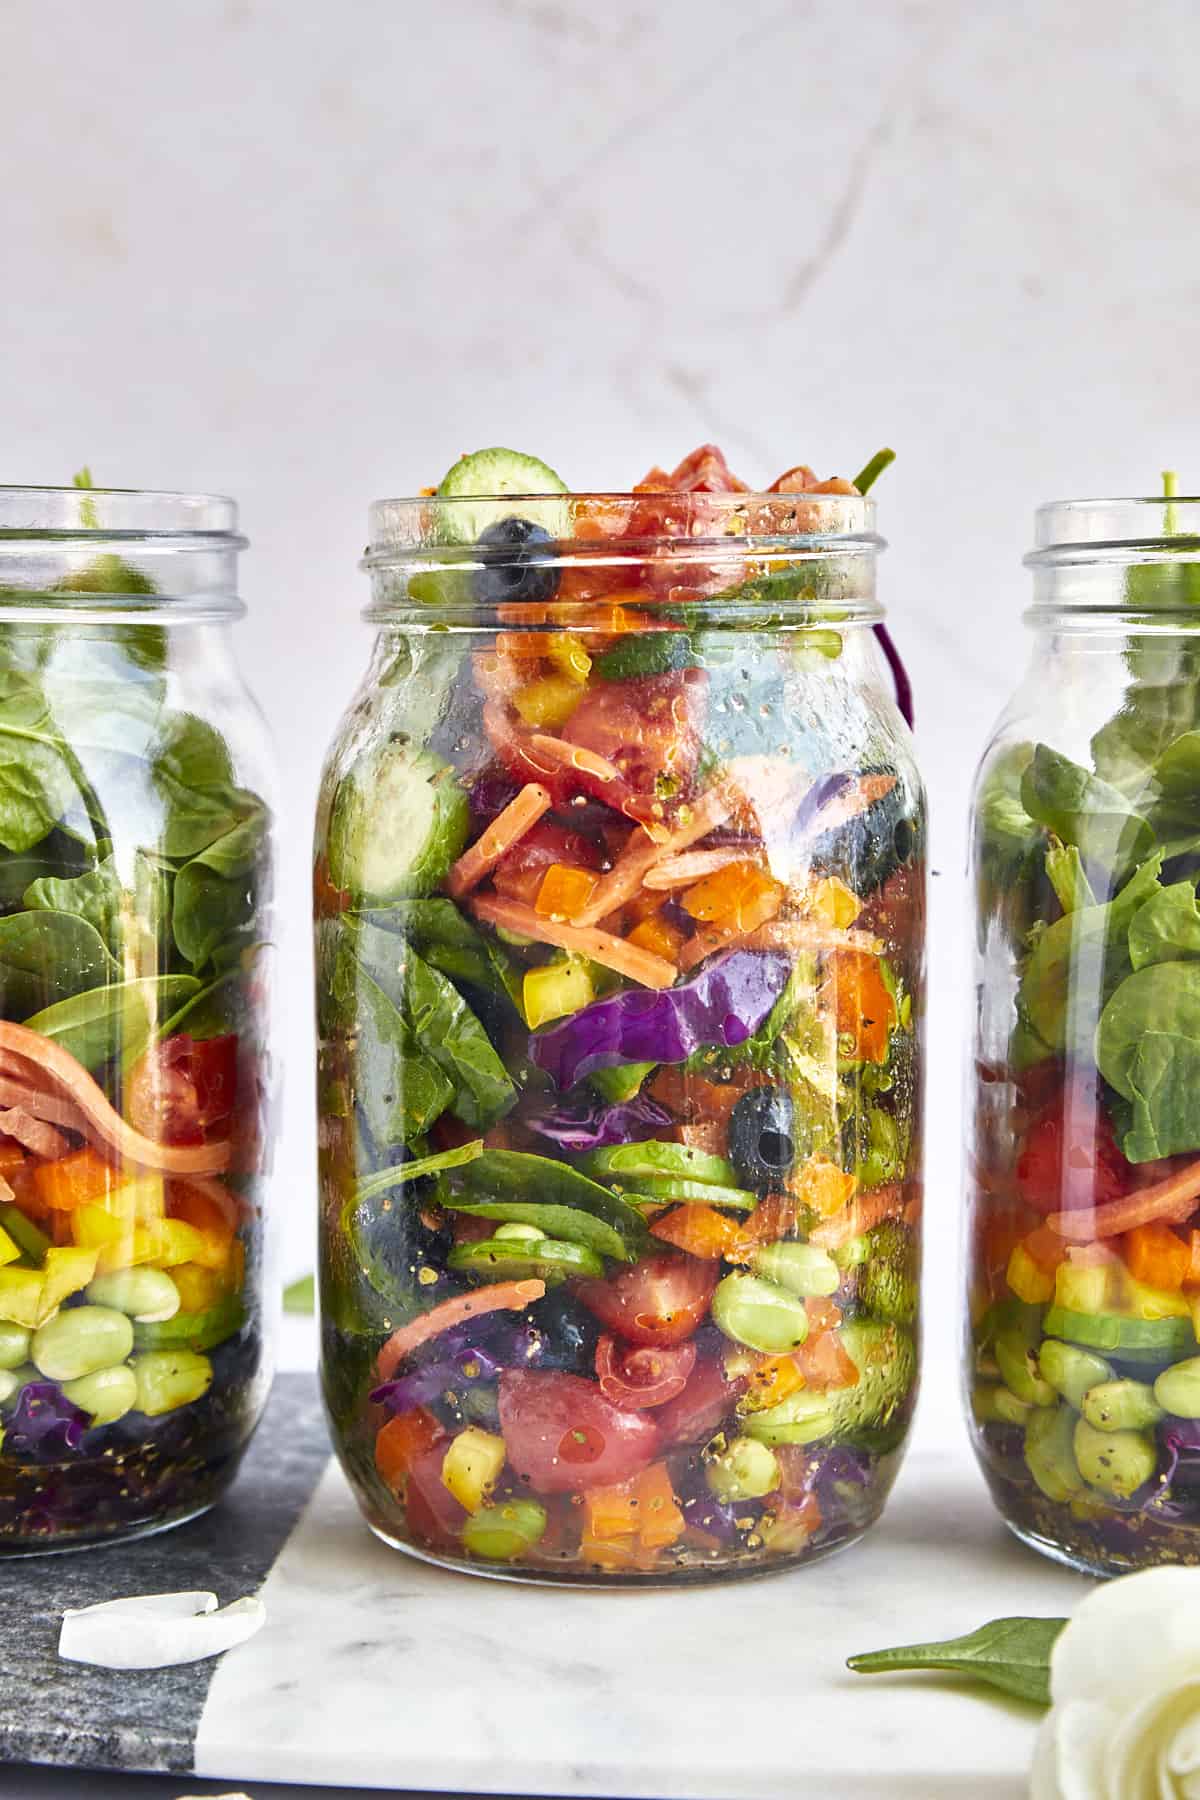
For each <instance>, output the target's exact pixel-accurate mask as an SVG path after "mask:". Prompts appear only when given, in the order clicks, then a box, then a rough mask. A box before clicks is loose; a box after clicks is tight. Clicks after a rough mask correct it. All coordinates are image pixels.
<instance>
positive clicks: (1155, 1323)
mask: <svg viewBox="0 0 1200 1800" xmlns="http://www.w3.org/2000/svg"><path fill="white" fill-rule="evenodd" d="M1042 1329H1043V1331H1044V1332H1045V1334H1046V1336H1047V1337H1051V1338H1065V1339H1066V1340H1067V1342H1068V1343H1072V1344H1086V1345H1087V1346H1088V1348H1089V1349H1091V1350H1107V1351H1110V1352H1111V1353H1112V1355H1114V1356H1116V1357H1118V1358H1124V1359H1125V1360H1126V1361H1127V1362H1141V1361H1143V1360H1145V1361H1147V1362H1155V1361H1158V1360H1159V1359H1160V1358H1162V1357H1168V1358H1174V1357H1176V1356H1179V1355H1180V1354H1185V1355H1186V1354H1187V1353H1188V1352H1190V1351H1195V1349H1196V1348H1197V1345H1196V1338H1195V1334H1194V1333H1193V1331H1192V1322H1191V1320H1190V1319H1182V1318H1171V1319H1132V1318H1129V1317H1127V1316H1126V1315H1125V1314H1124V1313H1080V1312H1068V1311H1067V1309H1066V1307H1065V1306H1050V1307H1047V1309H1046V1317H1045V1319H1044V1320H1043V1322H1042Z"/></svg>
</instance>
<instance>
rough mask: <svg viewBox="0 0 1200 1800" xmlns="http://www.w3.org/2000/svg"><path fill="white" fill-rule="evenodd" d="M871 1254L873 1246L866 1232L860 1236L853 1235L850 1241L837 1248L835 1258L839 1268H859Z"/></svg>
mask: <svg viewBox="0 0 1200 1800" xmlns="http://www.w3.org/2000/svg"><path fill="white" fill-rule="evenodd" d="M870 1254H871V1246H870V1244H869V1243H868V1242H867V1239H866V1236H865V1234H864V1235H862V1236H860V1237H852V1238H851V1239H850V1240H849V1242H848V1243H845V1244H843V1245H841V1247H840V1248H839V1249H837V1250H835V1251H834V1253H833V1260H834V1262H836V1264H837V1266H838V1268H839V1269H857V1268H858V1267H859V1265H860V1264H861V1263H865V1262H866V1261H867V1260H868V1258H869V1257H870Z"/></svg>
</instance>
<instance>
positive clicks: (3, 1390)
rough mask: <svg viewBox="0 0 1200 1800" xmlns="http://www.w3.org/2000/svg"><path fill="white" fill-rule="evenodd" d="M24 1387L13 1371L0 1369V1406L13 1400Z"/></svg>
mask: <svg viewBox="0 0 1200 1800" xmlns="http://www.w3.org/2000/svg"><path fill="white" fill-rule="evenodd" d="M24 1385H25V1384H24V1382H23V1381H22V1380H21V1377H20V1376H19V1375H18V1374H17V1373H16V1371H15V1370H13V1369H0V1406H6V1405H7V1404H8V1402H9V1401H10V1400H15V1399H16V1397H17V1395H18V1394H19V1393H20V1391H21V1389H22V1387H23V1386H24Z"/></svg>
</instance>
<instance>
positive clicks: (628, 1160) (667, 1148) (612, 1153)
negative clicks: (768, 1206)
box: [580, 1138, 737, 1187]
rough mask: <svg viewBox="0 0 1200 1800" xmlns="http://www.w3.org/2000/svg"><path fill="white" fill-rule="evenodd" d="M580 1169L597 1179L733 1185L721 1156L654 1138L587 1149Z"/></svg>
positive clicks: (734, 1180) (730, 1168)
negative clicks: (660, 1178) (680, 1179)
mask: <svg viewBox="0 0 1200 1800" xmlns="http://www.w3.org/2000/svg"><path fill="white" fill-rule="evenodd" d="M580 1167H581V1168H583V1169H584V1170H585V1171H586V1172H587V1173H588V1174H589V1175H595V1176H599V1177H600V1179H601V1180H607V1179H608V1177H609V1176H611V1175H628V1176H630V1177H633V1176H637V1177H639V1178H640V1177H641V1176H643V1175H683V1176H686V1177H688V1179H690V1180H692V1181H715V1182H717V1183H718V1184H719V1186H721V1187H736V1186H737V1176H736V1175H735V1174H734V1172H733V1166H732V1164H731V1163H727V1162H726V1160H725V1158H724V1157H723V1156H711V1155H710V1154H709V1153H708V1151H707V1150H696V1149H694V1148H693V1147H692V1145H690V1144H668V1143H663V1142H661V1141H660V1140H659V1139H658V1138H648V1139H646V1141H645V1142H644V1143H641V1144H613V1145H611V1146H610V1147H609V1148H608V1149H605V1150H591V1151H589V1152H588V1153H587V1154H586V1155H585V1156H584V1157H582V1158H581V1161H580Z"/></svg>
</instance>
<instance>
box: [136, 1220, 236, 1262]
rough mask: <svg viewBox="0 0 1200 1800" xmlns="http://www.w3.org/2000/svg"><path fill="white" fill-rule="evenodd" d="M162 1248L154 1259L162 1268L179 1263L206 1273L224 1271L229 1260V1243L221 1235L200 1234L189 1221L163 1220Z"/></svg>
mask: <svg viewBox="0 0 1200 1800" xmlns="http://www.w3.org/2000/svg"><path fill="white" fill-rule="evenodd" d="M157 1230H158V1234H159V1248H158V1251H157V1254H156V1255H155V1257H154V1261H155V1262H157V1263H158V1264H159V1266H160V1268H164V1269H171V1268H174V1267H175V1265H176V1264H177V1263H199V1264H200V1265H201V1267H202V1268H205V1269H223V1268H224V1267H225V1265H226V1263H227V1262H228V1260H229V1239H228V1237H226V1236H224V1235H223V1234H222V1233H220V1232H216V1231H198V1230H197V1228H196V1227H195V1226H194V1225H189V1224H188V1222H187V1220H186V1219H160V1221H159V1223H158V1227H157Z"/></svg>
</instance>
